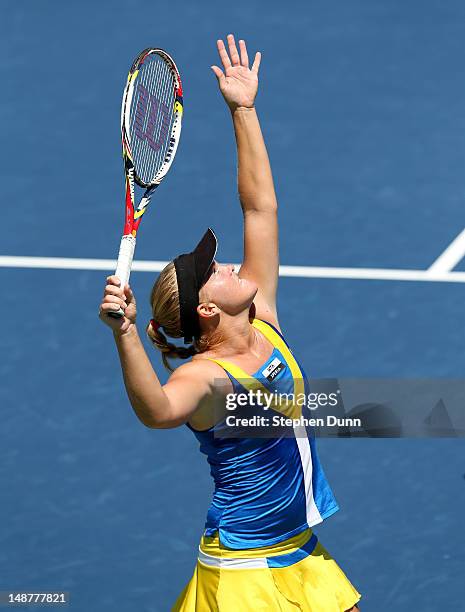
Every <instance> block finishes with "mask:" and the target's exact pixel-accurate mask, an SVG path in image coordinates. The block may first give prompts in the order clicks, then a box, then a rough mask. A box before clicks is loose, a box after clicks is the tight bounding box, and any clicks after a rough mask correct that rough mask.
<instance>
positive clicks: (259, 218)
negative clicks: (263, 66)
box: [212, 34, 279, 324]
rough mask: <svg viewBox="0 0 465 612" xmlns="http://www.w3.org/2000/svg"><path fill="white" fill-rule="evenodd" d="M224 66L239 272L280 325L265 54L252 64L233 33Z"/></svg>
mask: <svg viewBox="0 0 465 612" xmlns="http://www.w3.org/2000/svg"><path fill="white" fill-rule="evenodd" d="M217 47H218V53H219V56H220V59H221V63H222V65H223V69H224V71H223V70H221V69H220V68H219V67H218V66H212V70H213V72H214V73H215V75H216V77H217V79H218V84H219V88H220V91H221V93H222V94H223V97H224V99H225V101H226V103H227V105H228V107H229V109H230V111H231V116H232V120H233V125H234V133H235V136H236V143H237V157H238V191H239V199H240V203H241V207H242V211H243V214H244V259H243V264H242V266H241V269H240V271H239V276H240V277H242V278H250V279H252V280H254V281H255V282H256V283H257V285H258V287H259V290H258V293H257V296H256V298H255V300H254V302H255V306H256V316H257V317H258V318H263V319H265V320H268V321H271V322H273V323H275V324H277V312H276V291H277V286H278V275H279V247H278V219H277V208H278V206H277V201H276V194H275V190H274V185H273V177H272V174H271V167H270V162H269V159H268V153H267V151H266V147H265V142H264V140H263V135H262V132H261V129H260V123H259V120H258V116H257V111H256V109H255V96H256V94H257V90H258V70H259V66H260V60H261V54H260V53H259V52H257V53H256V55H255V59H254V61H253V64H252V68H249V58H248V55H247V47H246V44H245V41H243V40H240V41H239V50H240V54H239V52H238V50H237V47H236V43H235V40H234V36H233V35H232V34H229V36H228V47H229V54H228V52H227V50H226V48H225V46H224V43H223V41H222V40H218V41H217Z"/></svg>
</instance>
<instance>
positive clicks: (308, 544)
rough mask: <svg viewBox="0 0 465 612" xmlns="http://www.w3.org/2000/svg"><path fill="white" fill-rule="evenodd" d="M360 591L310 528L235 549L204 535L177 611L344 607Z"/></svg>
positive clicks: (338, 610) (328, 611)
mask: <svg viewBox="0 0 465 612" xmlns="http://www.w3.org/2000/svg"><path fill="white" fill-rule="evenodd" d="M360 597H361V595H360V593H359V592H358V591H357V590H356V589H355V588H354V587H353V586H352V584H351V583H350V582H349V580H348V579H347V577H346V575H345V574H344V572H343V571H342V570H341V568H340V567H339V566H338V565H337V563H336V561H334V559H333V558H332V557H331V555H330V554H329V553H328V551H327V550H326V549H325V548H324V547H323V546H322V545H321V544H320V543H319V542H318V541H317V538H316V536H315V535H314V534H313V533H312V530H311V529H307V530H306V531H304V532H302V533H300V534H298V535H297V536H294V537H293V538H290V539H288V540H285V541H284V542H280V543H279V544H275V545H273V546H267V547H261V548H253V549H247V550H233V549H231V548H227V547H226V546H224V545H222V544H220V542H219V538H218V535H215V536H213V537H206V536H203V537H202V539H201V541H200V546H199V558H198V560H197V565H196V567H195V570H194V575H193V576H192V578H191V580H190V581H189V582H188V584H187V585H186V587H185V588H184V590H183V591H182V593H181V594H180V596H179V597H178V599H177V601H176V603H175V604H174V606H173V608H172V612H248V611H249V610H250V611H254V612H255V611H263V612H265V611H266V612H274V611H276V612H278V611H279V612H297V611H298V610H299V611H302V612H343V611H345V610H349V609H350V608H352V607H353V606H354V605H355V604H356V603H357V602H358V601H359V600H360Z"/></svg>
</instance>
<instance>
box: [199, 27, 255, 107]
mask: <svg viewBox="0 0 465 612" xmlns="http://www.w3.org/2000/svg"><path fill="white" fill-rule="evenodd" d="M227 38H228V47H229V55H228V52H227V51H226V48H225V46H224V42H223V41H222V40H217V41H216V46H217V47H218V53H219V56H220V59H221V63H222V64H223V68H224V72H223V70H221V68H218V66H212V67H211V69H212V70H213V72H214V73H215V75H216V77H217V79H218V85H219V87H220V91H221V93H222V94H223V97H224V99H225V101H226V104H227V105H228V106H229V108H230V109H231V110H235V109H236V108H237V107H239V106H241V107H246V108H253V105H254V101H255V96H256V95H257V90H258V69H259V67H260V60H261V53H260V51H257V53H256V54H255V59H254V62H253V64H252V68H249V57H248V55H247V47H246V45H245V41H244V40H240V41H239V49H240V55H239V52H238V51H237V47H236V42H235V40H234V36H233V35H232V34H229V35H228V37H227Z"/></svg>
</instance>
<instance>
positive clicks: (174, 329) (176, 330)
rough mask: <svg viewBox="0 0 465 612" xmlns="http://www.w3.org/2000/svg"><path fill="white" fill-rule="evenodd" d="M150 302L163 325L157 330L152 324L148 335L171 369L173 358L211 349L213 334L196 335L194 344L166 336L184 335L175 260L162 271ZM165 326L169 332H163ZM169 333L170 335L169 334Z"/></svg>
mask: <svg viewBox="0 0 465 612" xmlns="http://www.w3.org/2000/svg"><path fill="white" fill-rule="evenodd" d="M150 305H151V307H152V315H153V318H154V320H155V322H156V323H157V324H158V325H159V326H160V327H158V329H156V330H155V329H154V328H153V327H152V325H151V323H149V324H148V326H147V330H146V331H147V335H148V337H149V338H150V340H151V341H152V342H153V344H154V345H155V346H156V348H157V349H158V350H159V351H161V358H162V361H163V365H164V366H165V368H166V369H167V370H168V371H169V372H173V371H174V368H173V367H172V366H171V364H170V363H169V361H168V358H171V359H188V358H189V357H192V356H193V355H195V354H197V353H203V352H204V351H206V350H207V349H209V348H211V346H212V344H213V335H214V334H210V335H209V336H207V335H206V334H201V335H200V337H199V338H197V337H194V341H193V343H192V344H191V345H190V346H176V344H173V343H172V342H168V340H167V337H166V336H170V337H171V338H183V336H184V334H183V332H182V331H181V314H180V306H179V292H178V283H177V279H176V269H175V267H174V263H173V262H172V261H171V262H170V263H169V264H168V265H167V266H165V268H163V270H162V271H161V272H160V275H159V277H158V278H157V280H156V281H155V284H154V285H153V287H152V291H151V293H150ZM161 327H163V330H164V332H165V333H163V332H162V331H161V329H160V328H161ZM165 334H166V335H165Z"/></svg>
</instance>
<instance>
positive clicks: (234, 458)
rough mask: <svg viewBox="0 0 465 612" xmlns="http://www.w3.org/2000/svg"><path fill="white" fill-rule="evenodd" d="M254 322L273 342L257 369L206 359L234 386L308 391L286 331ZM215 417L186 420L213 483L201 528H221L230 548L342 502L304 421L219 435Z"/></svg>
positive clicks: (303, 410)
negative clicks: (268, 433)
mask: <svg viewBox="0 0 465 612" xmlns="http://www.w3.org/2000/svg"><path fill="white" fill-rule="evenodd" d="M252 325H253V326H254V327H255V328H257V329H258V330H259V331H260V332H261V333H262V334H263V335H264V336H265V337H266V338H267V339H268V340H269V341H270V342H271V343H272V344H273V346H274V350H273V352H272V354H271V356H270V357H269V358H268V359H267V361H266V362H265V363H264V364H263V365H262V366H261V367H260V368H259V369H258V370H257V372H255V373H254V376H250V375H248V374H247V373H246V372H244V371H243V370H241V368H239V367H238V366H236V365H234V364H232V363H230V362H226V361H223V360H219V359H211V361H215V362H216V363H218V364H219V365H221V366H222V367H223V368H224V370H225V371H226V372H227V374H228V376H229V378H230V379H231V382H232V384H233V387H234V392H235V393H244V392H247V390H248V389H247V387H248V388H249V389H252V388H253V389H256V388H257V386H259V387H260V386H261V385H263V387H264V388H265V390H267V391H268V392H270V391H276V392H278V393H294V394H295V396H296V397H297V394H299V393H305V394H307V395H308V393H309V384H308V379H307V377H306V375H305V372H304V370H303V368H302V367H301V365H300V363H299V362H298V361H297V359H296V358H295V357H294V355H293V354H292V352H291V350H290V348H289V346H288V344H287V342H286V341H285V340H284V338H283V336H282V335H281V334H280V333H279V331H278V330H277V329H276V328H275V327H274V326H273V325H271V324H270V323H266V322H265V321H261V320H260V319H254V320H253V322H252ZM269 373H271V375H270V376H269V377H267V376H268V374H269ZM238 379H239V380H240V381H241V382H238ZM270 379H272V382H270ZM251 408H252V407H251ZM299 410H300V414H302V415H303V416H307V417H311V416H312V415H311V411H310V410H309V409H308V408H307V407H306V406H305V405H302V406H299ZM220 425H221V424H220V423H218V424H216V425H215V426H213V427H211V428H210V429H207V430H203V431H198V430H195V429H193V428H192V427H191V426H190V425H189V424H187V426H188V427H189V428H190V429H191V431H192V432H193V433H194V434H195V436H196V438H197V439H198V441H199V443H200V451H201V452H202V453H204V454H205V455H206V456H207V460H208V463H209V464H210V473H211V475H212V476H213V480H214V483H215V490H214V493H213V499H212V502H211V505H210V508H209V510H208V513H207V519H206V522H205V531H204V535H206V536H209V535H214V534H216V532H218V535H219V539H220V542H221V543H222V544H224V545H226V546H228V547H229V548H233V549H244V548H258V547H260V546H270V545H273V544H276V543H278V542H281V541H283V540H286V539H288V538H290V537H292V536H294V535H297V534H298V533H300V532H302V531H304V530H305V529H308V528H309V527H312V526H313V525H316V524H318V523H321V522H322V521H323V520H324V519H326V518H327V517H328V516H330V515H331V514H333V513H334V512H336V511H337V510H339V506H338V504H337V502H336V499H335V498H334V495H333V492H332V490H331V487H330V486H329V484H328V481H327V479H326V477H325V474H324V471H323V469H322V467H321V464H320V462H319V459H318V455H317V451H316V444H315V438H314V437H313V436H311V435H310V436H308V435H307V433H308V432H307V431H306V430H305V428H304V429H303V430H302V428H301V427H300V426H299V427H297V428H296V427H294V433H295V435H293V436H292V437H289V436H288V435H286V436H280V437H274V438H260V437H253V438H219V437H215V429H216V430H217V431H218V427H219V426H220ZM223 425H224V423H223Z"/></svg>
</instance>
